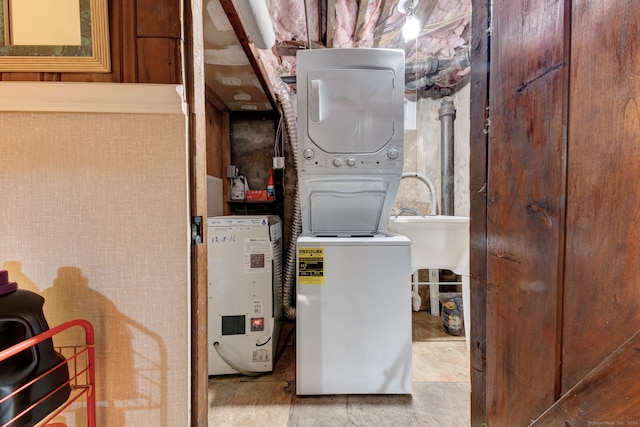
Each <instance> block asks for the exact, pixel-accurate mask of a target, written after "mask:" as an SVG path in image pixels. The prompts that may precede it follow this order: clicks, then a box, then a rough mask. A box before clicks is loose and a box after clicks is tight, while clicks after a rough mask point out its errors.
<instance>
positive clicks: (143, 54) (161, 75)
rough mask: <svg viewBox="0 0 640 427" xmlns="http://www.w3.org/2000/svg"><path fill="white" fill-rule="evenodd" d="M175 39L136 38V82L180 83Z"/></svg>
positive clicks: (177, 42)
mask: <svg viewBox="0 0 640 427" xmlns="http://www.w3.org/2000/svg"><path fill="white" fill-rule="evenodd" d="M179 43H180V40H177V39H167V38H141V39H138V82H139V83H163V84H170V83H177V84H180V83H181V81H180V80H181V79H180V67H179V64H180V56H179V52H180V49H179Z"/></svg>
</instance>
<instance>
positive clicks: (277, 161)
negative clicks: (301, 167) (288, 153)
mask: <svg viewBox="0 0 640 427" xmlns="http://www.w3.org/2000/svg"><path fill="white" fill-rule="evenodd" d="M273 168H274V169H284V157H274V158H273Z"/></svg>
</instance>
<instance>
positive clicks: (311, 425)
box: [209, 311, 470, 427]
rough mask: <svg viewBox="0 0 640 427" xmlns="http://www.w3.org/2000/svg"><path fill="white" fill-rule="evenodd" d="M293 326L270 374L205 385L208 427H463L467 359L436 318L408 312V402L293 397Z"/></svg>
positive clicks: (460, 340) (460, 341)
mask: <svg viewBox="0 0 640 427" xmlns="http://www.w3.org/2000/svg"><path fill="white" fill-rule="evenodd" d="M293 324H294V322H291V321H285V323H284V325H283V331H282V334H281V336H280V348H281V350H280V354H281V356H280V357H279V359H278V360H277V361H276V365H275V368H274V370H273V372H272V373H270V374H266V375H263V376H260V377H255V378H252V377H245V376H242V375H226V376H216V377H210V378H209V426H211V427H218V426H225V427H227V426H228V427H235V426H238V427H252V426H261V427H325V426H327V427H333V426H358V427H369V426H372V427H382V426H404V427H411V426H420V427H428V426H439V427H467V426H469V425H470V383H469V381H470V380H469V353H468V352H467V349H466V345H465V341H464V337H453V336H451V335H447V334H446V333H445V332H443V331H442V327H441V326H442V325H441V320H440V317H436V316H431V315H430V314H429V312H427V311H420V312H413V393H412V394H411V395H338V396H296V393H295V341H294V334H293V331H292V329H293Z"/></svg>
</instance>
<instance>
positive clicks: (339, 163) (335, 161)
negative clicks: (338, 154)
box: [333, 159, 342, 167]
mask: <svg viewBox="0 0 640 427" xmlns="http://www.w3.org/2000/svg"><path fill="white" fill-rule="evenodd" d="M333 166H335V167H340V166H342V160H340V159H333Z"/></svg>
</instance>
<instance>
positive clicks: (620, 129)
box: [471, 0, 640, 427]
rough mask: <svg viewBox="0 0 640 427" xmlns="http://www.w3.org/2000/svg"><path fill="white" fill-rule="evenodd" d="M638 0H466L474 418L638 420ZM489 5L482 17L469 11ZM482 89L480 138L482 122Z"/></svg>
mask: <svg viewBox="0 0 640 427" xmlns="http://www.w3.org/2000/svg"><path fill="white" fill-rule="evenodd" d="M636 6H637V5H636V4H635V2H634V1H633V0H573V1H570V0H566V1H562V2H557V1H551V0H549V1H538V2H531V1H527V0H508V1H507V0H500V1H493V2H488V1H484V0H483V1H480V0H479V1H475V2H474V4H473V10H474V27H473V31H474V32H476V34H477V35H476V36H474V40H473V41H472V52H473V54H474V55H478V56H477V57H476V58H475V59H474V61H473V66H472V89H471V90H472V100H473V102H474V103H475V104H477V105H475V106H472V108H473V109H474V111H475V113H474V114H473V115H472V127H471V129H472V133H471V149H472V157H471V158H472V159H473V164H472V166H471V186H472V187H471V193H472V199H471V203H472V209H471V212H472V214H471V217H472V222H471V225H472V227H471V237H472V238H471V244H472V245H471V250H472V255H471V267H472V277H473V279H474V281H473V282H472V283H473V285H474V286H476V288H474V287H472V297H473V305H472V307H477V312H475V313H472V316H473V319H474V322H478V323H475V324H474V328H473V329H472V330H473V331H474V332H473V333H474V336H473V337H472V343H473V353H472V359H471V363H472V367H473V369H472V382H473V384H472V406H471V407H472V423H473V425H474V426H476V425H478V426H479V425H491V426H493V427H496V426H520V425H528V424H530V423H531V422H532V420H536V419H537V418H539V417H540V418H539V419H538V420H537V421H536V425H540V426H547V425H550V426H551V425H553V426H555V425H565V426H574V425H587V424H588V423H589V422H591V423H593V425H595V423H601V424H604V423H610V425H637V423H638V422H639V421H640V420H639V417H640V410H638V409H637V408H638V407H639V406H638V404H639V403H640V402H639V401H638V400H639V398H638V395H639V394H640V388H639V386H638V385H637V381H635V380H632V379H630V378H636V377H637V375H638V369H639V367H638V366H639V362H638V358H637V354H638V348H639V347H638V346H639V344H638V335H637V334H638V330H639V329H640V311H638V310H637V306H638V303H639V302H640V286H638V277H640V209H638V206H640V102H639V101H638V100H639V99H640V98H639V96H638V94H640V74H638V72H637V70H638V69H640V43H639V42H640V36H639V34H640V10H639V9H638V8H637V7H636ZM487 10H489V11H490V13H491V15H490V16H489V15H488V14H487V16H488V19H484V17H483V16H482V15H480V16H478V15H477V13H478V12H480V13H481V14H482V13H483V11H487ZM478 27H479V28H478ZM478 31H480V32H481V33H479V35H478V33H477V32H478ZM483 31H487V33H488V35H489V40H490V43H489V49H488V51H487V52H485V51H484V50H483V48H482V47H483V45H482V42H483V39H484V34H482V32H483ZM483 60H487V61H489V63H490V66H489V80H488V84H487V82H486V81H483V79H482V76H481V70H482V61H483ZM487 85H488V91H487V90H486V88H487ZM487 98H488V100H489V101H488V106H489V118H488V121H487V125H488V135H489V138H488V143H487V144H486V146H485V145H484V144H485V140H484V137H483V136H482V135H480V134H479V133H478V132H479V131H480V130H481V129H482V123H481V121H482V118H483V117H482V111H481V108H483V105H482V102H483V100H484V99H487ZM485 166H486V178H487V181H486V183H487V187H486V190H487V195H486V199H485V198H484V197H483V196H482V188H480V187H479V186H480V185H481V184H482V178H483V175H482V172H483V170H485V169H484V168H485ZM485 209H486V213H485ZM484 220H486V241H483V234H482V232H483V221H484ZM485 259H486V265H485V264H484V260H485ZM484 273H486V285H485V282H484V281H483V280H482V276H483V274H484ZM483 286H484V288H485V290H484V291H483V290H482V289H479V288H478V287H483ZM483 298H486V304H485V300H483ZM483 316H486V317H483ZM483 321H485V323H482V322H483ZM483 326H484V327H486V334H485V335H484V336H483V335H482V329H483ZM483 340H484V341H483ZM484 348H486V366H485V365H483V360H482V356H483V349H484ZM483 369H485V371H483ZM483 380H484V381H486V383H485V384H484V387H483V384H482V381H483ZM483 392H486V394H483ZM549 408H550V409H549ZM541 414H544V415H543V416H542V417H541Z"/></svg>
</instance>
